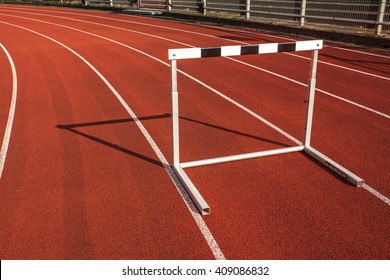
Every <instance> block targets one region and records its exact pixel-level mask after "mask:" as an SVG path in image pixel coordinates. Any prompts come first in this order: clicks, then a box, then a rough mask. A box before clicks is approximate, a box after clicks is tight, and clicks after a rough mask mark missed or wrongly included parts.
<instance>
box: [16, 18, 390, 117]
mask: <svg viewBox="0 0 390 280" xmlns="http://www.w3.org/2000/svg"><path fill="white" fill-rule="evenodd" d="M19 13H25V14H34V15H44V16H49V17H55V18H64V19H68V20H73V21H78V22H84V23H88V24H94V25H98V26H104V27H108V28H113V29H118V30H123V31H127V32H132V33H138V34H141V35H145V36H150V37H155V38H158V39H160V40H165V41H169V42H173V43H176V44H180V45H184V46H187V47H194V46H192V45H189V44H186V43H183V42H179V41H175V40H171V39H167V38H164V37H160V36H156V35H152V34H149V33H144V32H140V31H134V30H130V29H127V28H121V27H115V26H110V25H106V24H101V23H96V22H90V21H84V20H80V19H74V18H69V17H61V16H53V15H47V14H40V13H28V12H19ZM58 13H61V12H58ZM65 14H69V13H65ZM8 16H10V17H18V16H13V15H8ZM88 16H90V15H88ZM91 17H97V18H103V19H109V18H106V17H101V16H91ZM20 18H23V17H20ZM30 20H36V21H40V20H37V19H30ZM118 21H124V20H119V19H118ZM40 22H44V23H48V22H45V21H40ZM126 22H131V21H126ZM152 26H154V25H152ZM156 27H161V26H156ZM68 28H69V27H68ZM161 28H163V27H161ZM168 29H172V30H174V31H183V30H179V29H174V28H168ZM183 32H185V31H183ZM190 33H196V34H199V35H203V36H206V35H204V34H201V33H197V32H190ZM209 36H211V35H209ZM211 37H213V36H211ZM214 38H215V37H214ZM230 41H234V42H237V43H242V44H247V43H245V42H240V41H235V40H230ZM283 54H285V55H290V56H295V57H298V58H302V59H306V60H310V58H307V57H304V56H300V55H296V54H290V53H283ZM227 59H230V60H231V61H234V62H237V63H240V64H243V65H246V66H248V67H252V68H254V69H257V70H260V71H263V72H266V73H268V74H270V75H274V76H276V77H280V78H283V79H285V80H288V81H291V82H293V83H296V84H300V85H303V86H307V85H306V84H303V83H301V82H299V81H296V80H294V79H291V78H288V77H286V76H283V75H280V74H277V73H275V72H272V71H269V70H266V69H264V68H261V67H257V66H255V65H253V64H249V63H245V62H242V61H240V60H238V59H232V58H227ZM319 63H323V64H328V65H331V66H335V67H338V68H341V69H344V70H347V71H353V72H356V73H360V74H364V75H369V76H372V77H375V78H380V79H385V80H390V78H387V77H383V76H378V75H375V74H371V73H367V72H363V71H359V70H355V69H351V68H348V67H344V66H340V65H335V64H332V63H328V62H324V61H319ZM316 90H317V91H318V92H321V93H324V94H325V95H328V96H330V97H333V98H336V99H338V100H340V101H343V102H346V103H348V104H350V105H354V106H357V107H359V108H361V109H363V110H367V111H369V112H372V113H374V114H378V115H380V116H382V117H385V118H388V119H389V118H390V116H389V115H387V114H385V113H382V112H380V111H378V110H375V109H372V108H370V107H367V106H365V105H362V104H359V103H357V102H354V101H352V100H349V99H346V98H344V97H341V96H338V95H336V94H332V93H329V92H327V91H325V90H321V89H318V88H317V89H316Z"/></svg>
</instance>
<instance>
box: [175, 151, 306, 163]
mask: <svg viewBox="0 0 390 280" xmlns="http://www.w3.org/2000/svg"><path fill="white" fill-rule="evenodd" d="M303 148H304V147H303V146H295V147H288V148H281V149H274V150H268V151H261V152H254V153H247V154H239V155H233V156H226V157H218V158H211V159H203V160H196V161H189V162H183V163H180V167H181V168H190V167H197V166H204V165H211V164H216V163H223V162H230V161H237V160H243V159H251V158H258V157H266V156H273V155H280V154H286V153H292V152H299V151H302V150H303Z"/></svg>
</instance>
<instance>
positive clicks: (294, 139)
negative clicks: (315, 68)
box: [16, 16, 390, 202]
mask: <svg viewBox="0 0 390 280" xmlns="http://www.w3.org/2000/svg"><path fill="white" fill-rule="evenodd" d="M16 17H17V16H16ZM20 18H24V19H29V20H32V21H38V22H43V23H46V24H49V25H55V26H60V27H63V28H67V29H71V30H75V31H78V32H81V33H84V34H88V35H91V36H94V37H97V38H101V39H103V40H107V41H109V42H112V43H115V44H118V45H120V46H123V47H125V48H128V49H131V50H133V51H135V52H138V53H140V54H142V55H145V56H147V57H149V58H151V59H153V60H155V61H157V62H160V63H161V64H163V65H165V66H167V67H170V65H169V64H168V63H166V62H164V61H162V60H160V59H158V58H156V57H154V56H152V55H150V54H147V53H145V52H143V51H141V50H138V49H136V48H133V47H131V46H128V45H126V44H123V43H121V42H118V41H115V40H112V39H110V38H107V37H103V36H100V35H97V34H94V33H90V32H87V31H84V30H80V29H76V28H73V27H69V26H65V25H61V24H56V23H52V22H46V21H41V20H37V19H30V18H25V17H20ZM228 59H233V58H230V57H229V58H228ZM240 63H244V62H241V61H240ZM250 67H255V66H253V65H250ZM178 71H179V72H180V73H181V74H183V75H185V76H187V77H188V78H190V79H192V80H193V81H195V82H197V83H200V84H201V85H202V86H204V87H206V88H208V89H209V90H211V91H213V92H214V93H216V94H218V95H219V96H221V97H223V98H224V99H225V100H227V101H229V102H231V103H232V104H234V105H236V106H238V107H239V108H241V109H243V110H244V111H246V112H247V113H249V114H251V115H252V116H254V117H255V118H257V119H258V120H260V121H262V122H263V123H265V124H267V125H269V126H270V127H272V128H274V129H275V130H276V131H278V132H279V133H281V134H282V135H284V136H286V137H287V138H289V139H290V140H291V141H293V142H295V143H296V144H298V145H301V142H300V141H299V140H297V139H296V138H294V137H293V136H292V135H290V134H288V133H287V132H285V131H284V130H282V129H281V128H279V127H277V126H276V125H274V124H272V123H271V122H269V121H267V120H266V119H264V118H263V117H261V116H259V115H257V114H256V113H254V112H253V111H251V110H250V109H248V108H246V107H244V106H243V105H241V104H240V103H238V102H236V101H234V100H233V99H231V98H229V97H227V96H226V95H223V94H222V93H221V92H219V91H218V90H216V89H214V88H212V87H211V86H209V85H206V84H205V83H203V82H201V81H199V80H198V79H196V78H195V77H193V76H191V75H189V74H187V73H185V72H183V71H181V70H178ZM263 71H265V72H267V73H268V72H270V71H268V70H265V69H263ZM271 73H272V72H271ZM273 74H274V75H277V76H280V77H283V78H285V79H287V80H291V81H292V82H294V83H297V84H301V85H304V84H303V83H300V82H298V81H295V80H292V79H290V78H287V77H284V76H282V75H279V74H276V73H273ZM319 91H321V90H319ZM321 92H323V93H326V94H329V95H330V93H327V92H324V91H321ZM333 97H335V98H340V97H338V96H333ZM344 101H345V100H344ZM355 105H359V104H356V103H355ZM360 106H362V105H360ZM368 109H369V108H368ZM370 110H371V109H370ZM381 114H382V113H381ZM386 116H387V115H385V117H386ZM389 117H390V116H387V118H389ZM371 193H372V194H374V195H376V193H374V192H371ZM377 197H378V198H379V199H381V200H382V197H380V196H377ZM191 202H192V200H191Z"/></svg>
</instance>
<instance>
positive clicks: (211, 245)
mask: <svg viewBox="0 0 390 280" xmlns="http://www.w3.org/2000/svg"><path fill="white" fill-rule="evenodd" d="M0 23H3V24H7V25H10V26H13V27H17V28H20V29H23V30H26V31H29V32H31V33H34V34H36V35H39V36H41V37H44V38H46V39H48V40H50V41H52V42H54V43H56V44H58V45H60V46H62V47H64V48H65V49H67V50H68V51H70V52H71V53H73V54H74V55H75V56H77V57H78V58H80V59H81V60H82V61H83V62H84V63H85V64H87V65H88V66H89V68H91V69H92V70H93V71H94V72H95V73H96V75H98V77H99V78H100V79H101V80H102V81H103V82H104V83H105V84H106V86H107V87H108V88H109V89H110V90H111V92H112V93H113V94H114V95H115V97H116V98H117V99H118V101H119V102H120V103H121V104H122V106H123V107H124V108H125V110H126V111H127V113H128V114H129V115H130V116H131V118H132V119H133V120H134V122H135V123H136V124H137V126H138V128H139V129H140V130H141V132H142V134H143V135H144V137H145V138H146V140H147V141H148V143H149V144H150V146H151V147H152V148H153V150H154V152H155V153H156V155H157V157H158V158H159V160H160V162H161V163H162V165H163V167H164V168H165V170H166V172H167V173H168V175H169V177H170V178H171V180H172V182H173V183H174V185H175V186H176V189H177V191H178V192H179V194H180V196H181V197H182V199H183V201H184V202H185V204H186V206H187V208H188V210H189V212H190V213H191V215H192V217H193V218H194V220H195V222H196V224H197V225H198V227H199V229H200V231H201V232H202V234H203V237H204V238H205V240H206V242H207V244H208V246H209V248H210V250H211V252H212V253H213V254H214V256H215V258H216V259H218V260H224V259H225V256H224V255H223V253H222V251H221V249H220V248H219V246H218V244H217V242H216V240H215V239H214V237H213V235H212V233H211V231H210V230H209V228H208V227H207V225H206V223H205V222H204V220H203V218H202V216H201V215H200V214H199V213H197V212H196V206H195V205H194V203H193V202H192V200H191V198H190V197H189V195H188V194H187V192H186V191H185V189H184V187H183V185H182V184H181V182H180V180H179V179H178V178H177V176H176V175H175V173H174V171H173V169H172V168H171V166H170V165H169V163H168V161H167V160H166V158H165V157H164V155H163V153H162V152H161V150H160V149H159V147H158V146H157V144H156V142H155V141H154V140H153V138H152V137H151V136H150V134H149V132H148V131H147V130H146V128H145V127H144V126H143V124H142V123H141V121H140V120H139V119H138V117H137V115H136V114H135V113H134V112H133V110H132V109H131V108H130V106H129V105H128V104H127V103H126V101H125V100H124V99H123V98H122V96H121V95H120V94H119V93H118V92H117V91H116V89H115V88H114V87H113V86H112V85H111V84H110V82H109V81H108V80H107V79H106V78H105V77H104V76H103V75H102V74H101V73H100V72H99V71H98V70H97V69H96V68H95V67H94V66H93V65H92V64H91V63H90V62H89V61H87V60H86V59H85V58H84V57H82V56H81V55H80V54H78V53H77V52H76V51H74V50H73V49H71V48H70V47H68V46H66V45H64V44H63V43H61V42H59V41H57V40H55V39H53V38H51V37H49V36H46V35H44V34H42V33H39V32H37V31H34V30H31V29H28V28H26V27H23V26H19V25H15V24H11V23H7V22H4V21H0Z"/></svg>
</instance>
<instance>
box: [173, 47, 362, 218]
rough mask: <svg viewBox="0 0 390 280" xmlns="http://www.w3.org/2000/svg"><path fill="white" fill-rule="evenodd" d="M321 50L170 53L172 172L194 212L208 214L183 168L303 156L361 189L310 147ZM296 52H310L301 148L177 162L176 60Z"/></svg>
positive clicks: (218, 49)
mask: <svg viewBox="0 0 390 280" xmlns="http://www.w3.org/2000/svg"><path fill="white" fill-rule="evenodd" d="M322 47H323V41H322V40H310V41H296V42H288V43H267V44H258V45H236V46H222V47H211V48H181V49H169V50H168V59H169V60H170V61H171V78H172V156H173V165H172V168H173V170H174V172H175V173H176V175H177V176H178V178H179V179H180V181H181V183H182V184H183V186H184V188H185V189H186V191H187V192H188V194H189V195H190V197H191V199H192V200H193V202H194V204H195V205H196V207H197V209H198V210H199V212H200V213H201V214H202V215H208V214H210V207H209V205H208V204H207V202H206V201H205V200H204V198H203V197H202V195H201V194H200V192H199V191H198V189H197V188H196V187H195V185H194V184H193V183H192V181H191V180H190V178H189V177H188V175H187V174H186V172H185V171H184V169H185V168H191V167H198V166H204V165H210V164H217V163H223V162H230V161H237V160H244V159H251V158H259V157H265V156H273V155H280V154H286V153H292V152H304V153H306V154H307V155H309V156H310V157H312V158H313V159H315V160H317V161H319V162H321V163H322V164H323V165H324V166H326V167H327V168H328V169H330V170H331V171H333V172H335V173H336V174H338V175H339V176H340V177H341V178H343V179H345V180H347V181H348V182H350V183H352V184H353V185H355V186H356V187H361V186H362V185H363V184H364V181H363V179H361V178H360V177H358V176H357V175H355V174H354V173H352V172H351V171H349V170H347V169H346V168H344V167H343V166H341V165H340V164H338V163H337V162H335V161H334V160H332V159H330V158H329V157H327V156H326V155H324V154H322V153H321V152H319V151H317V150H316V149H314V148H313V147H311V145H310V140H311V130H312V122H313V110H314V97H315V87H316V75H317V62H318V52H319V50H320V49H322ZM297 51H312V55H311V65H310V72H309V79H308V83H307V98H306V100H305V103H306V104H307V105H306V120H305V127H304V137H303V138H304V139H303V142H302V144H300V145H298V146H293V147H287V148H280V149H273V150H266V151H259V152H253V153H245V154H238V155H232V156H224V157H218V158H211V159H202V160H196V161H190V162H180V145H179V93H178V89H177V83H178V81H177V72H178V69H177V60H182V59H198V58H208V57H228V56H241V55H259V54H271V53H281V52H297Z"/></svg>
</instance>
